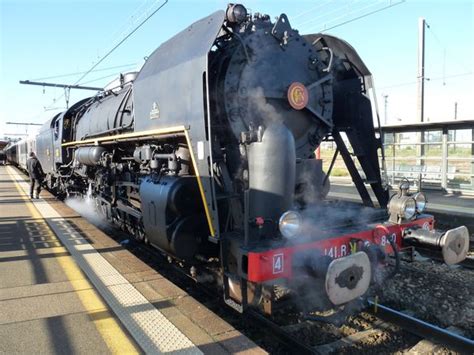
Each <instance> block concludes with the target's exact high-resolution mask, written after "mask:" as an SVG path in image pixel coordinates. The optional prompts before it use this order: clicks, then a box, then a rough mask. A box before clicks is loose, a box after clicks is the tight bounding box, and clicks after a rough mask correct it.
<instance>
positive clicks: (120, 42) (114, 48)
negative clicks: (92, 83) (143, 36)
mask: <svg viewBox="0 0 474 355" xmlns="http://www.w3.org/2000/svg"><path fill="white" fill-rule="evenodd" d="M168 1H169V0H164V2H163V3H162V4H161V5H160V6H159V7H158V8H156V9H155V10H154V11H153V12H152V13H151V14H150V15H148V16H147V17H146V18H145V19H144V20H143V21H141V22H140V23H139V24H138V25H137V26H136V27H135V28H134V29H133V30H132V31H131V32H129V33H128V34H127V35H126V36H125V37H124V38H122V40H120V41H119V42H118V43H117V44H116V45H115V46H114V47H113V48H112V49H110V50H109V51H108V52H107V53H106V54H105V55H104V56H103V57H101V58H100V59H99V60H98V61H97V63H95V64H94V65H93V66H92V67H91V68H90V69H89V70H87V71H86V72H84V73H83V74H82V75H81V77H80V78H79V79H78V80H77V81H76V82H75V83H74V85H77V84H79V83H80V82H81V80H83V79H84V78H85V77H86V76H87V75H89V74H90V73H91V72H92V71H93V70H94V69H95V68H97V66H98V65H99V64H100V63H102V62H103V61H104V60H105V59H106V58H107V57H108V56H110V55H111V54H112V53H113V52H114V51H115V50H116V49H117V48H119V47H120V46H121V45H122V44H123V43H124V42H125V41H126V40H127V39H129V38H130V37H131V36H132V35H133V34H134V33H135V32H137V31H138V29H139V28H141V27H142V26H143V25H144V24H145V23H146V22H147V21H148V20H150V19H151V18H152V17H153V16H154V15H155V14H156V13H157V12H158V11H160V10H161V9H162V8H163V6H165V5H166V4H167V3H168ZM64 96H65V94H64V93H63V94H62V95H61V96H60V97H57V98H54V99H53V103H52V104H51V105H53V104H54V103H55V102H56V101H57V100H60V99H61V98H63V97H64ZM51 105H48V106H46V107H45V110H47V109H48V108H49V107H50V106H51Z"/></svg>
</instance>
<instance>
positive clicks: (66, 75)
mask: <svg viewBox="0 0 474 355" xmlns="http://www.w3.org/2000/svg"><path fill="white" fill-rule="evenodd" d="M136 65H137V63H129V64H121V65H116V66H113V67H107V68H101V69H95V70H92V71H91V73H95V72H100V71H107V70H112V69H120V68H130V67H132V66H136ZM84 73H85V71H81V72H76V73H68V74H59V75H53V76H46V77H43V78H36V79H31V81H40V80H48V79H58V78H67V77H68V76H76V75H80V74H84Z"/></svg>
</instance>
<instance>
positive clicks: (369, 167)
mask: <svg viewBox="0 0 474 355" xmlns="http://www.w3.org/2000/svg"><path fill="white" fill-rule="evenodd" d="M372 89H373V88H372V80H371V74H370V72H369V70H368V69H367V67H366V66H365V65H364V63H363V62H362V60H361V59H360V57H359V56H358V54H357V53H356V52H355V50H354V49H353V48H352V47H351V46H350V45H349V44H347V43H346V42H344V41H343V40H341V39H338V38H336V37H333V36H330V35H326V34H310V35H304V36H302V35H300V34H299V33H298V31H297V30H295V29H293V28H292V27H291V25H290V22H289V20H288V18H287V16H286V15H285V14H282V15H280V16H279V17H278V18H277V19H276V21H275V22H272V21H271V19H270V17H269V16H268V15H263V14H259V13H254V14H253V15H251V14H249V13H248V12H247V10H246V8H245V7H244V6H242V5H239V4H230V5H229V6H228V8H227V9H226V11H217V12H215V13H213V14H211V15H210V16H208V17H206V18H204V19H202V20H200V21H198V22H196V23H194V24H192V25H191V26H189V27H188V28H186V29H185V30H184V31H182V32H180V33H178V34H177V35H175V36H174V37H172V38H171V39H170V40H168V41H167V42H165V43H163V44H162V45H161V46H160V47H159V48H158V49H156V50H155V51H154V52H153V53H152V54H151V55H150V56H149V57H148V59H147V61H146V62H145V64H144V66H143V67H142V69H141V70H140V71H139V72H137V73H127V74H125V75H121V76H120V78H119V80H118V81H116V82H115V83H114V84H113V85H109V87H107V88H106V89H105V90H104V91H103V92H100V93H99V94H97V95H96V96H94V97H91V98H88V99H84V100H82V101H80V102H78V103H76V104H75V105H73V106H72V107H70V108H69V109H68V110H66V111H65V112H62V113H60V114H58V115H56V116H55V117H53V118H52V119H51V120H50V121H49V122H47V123H46V124H45V125H44V126H43V127H42V129H41V130H40V132H39V134H38V136H37V137H36V140H35V143H36V150H37V156H38V158H39V160H40V161H41V163H42V165H43V168H44V171H45V172H47V180H46V182H47V185H48V187H49V188H50V189H51V190H52V191H54V192H56V193H57V194H60V195H63V196H64V195H71V194H81V195H85V194H89V195H90V196H92V197H93V198H94V200H95V201H96V205H97V208H98V210H99V211H100V212H101V213H102V214H103V216H104V217H105V218H107V219H108V220H110V221H113V222H114V223H116V224H118V225H119V226H120V227H122V228H123V229H125V230H127V231H128V232H129V233H131V234H133V235H134V236H135V237H136V238H137V239H139V240H141V241H145V242H149V243H150V244H152V245H153V246H155V247H157V248H159V249H160V250H162V251H163V252H165V253H166V254H168V255H170V256H171V257H173V258H175V259H177V260H180V261H181V262H184V263H185V264H186V265H189V266H192V268H191V269H192V270H193V272H192V274H193V276H195V277H196V278H197V279H199V276H200V274H201V273H203V272H204V271H205V270H213V271H215V273H214V274H215V275H218V277H219V282H220V283H222V285H223V289H224V298H225V300H226V302H227V303H228V304H229V305H230V306H232V307H234V308H235V309H237V310H239V311H243V310H245V308H246V307H247V306H249V305H253V306H258V307H263V308H264V309H265V310H266V311H267V312H270V311H271V306H272V303H273V301H274V300H275V297H276V295H275V291H276V290H285V292H287V293H290V294H293V295H294V296H295V297H296V298H299V299H304V300H305V302H301V304H304V306H302V307H304V308H305V310H306V311H309V310H312V309H327V308H337V307H340V306H344V305H347V304H348V303H351V302H355V301H357V300H359V299H360V298H361V297H363V296H364V295H367V294H368V293H370V292H372V291H371V290H372V289H373V287H371V286H373V285H377V284H380V282H383V280H382V279H381V277H380V271H381V270H384V267H385V265H386V260H387V255H388V254H390V253H392V252H393V249H398V248H401V247H403V246H406V245H407V244H410V245H411V244H413V245H416V244H417V243H418V244H428V245H431V246H432V247H434V248H438V249H440V250H442V252H443V255H444V256H445V260H446V262H448V263H455V262H459V261H460V260H462V259H463V258H465V256H466V253H467V247H468V244H469V243H468V232H467V229H466V228H465V227H459V228H457V229H454V230H450V231H448V232H446V233H442V232H438V231H436V230H435V229H434V220H433V217H432V216H430V215H426V214H423V208H424V204H425V203H424V201H425V200H424V195H423V194H422V193H420V194H418V195H416V196H412V195H411V194H410V193H409V192H408V188H407V186H405V185H403V186H401V189H400V193H399V194H397V195H396V196H393V197H392V198H391V199H390V201H389V196H388V192H387V190H386V189H385V188H384V184H383V182H382V178H381V175H380V166H379V160H378V150H381V149H382V145H381V141H380V139H379V138H378V137H377V135H376V132H375V129H374V125H373V114H372V105H371V101H370V98H369V94H370V90H372ZM343 135H345V136H346V137H347V140H348V142H349V143H350V145H351V146H352V149H353V153H350V152H349V149H348V147H347V146H346V140H344V139H343V138H342V137H343ZM329 137H331V138H332V139H333V140H334V141H335V142H336V144H337V147H338V151H339V153H340V154H341V155H342V157H343V159H344V161H345V163H346V165H347V167H348V170H349V172H350V174H351V176H352V178H353V181H354V183H355V184H356V187H357V189H358V191H359V193H360V195H361V197H362V199H363V201H364V203H365V204H366V205H367V207H364V208H362V207H360V206H359V207H357V206H353V205H349V206H347V205H341V203H339V202H329V201H325V200H324V197H325V195H326V194H327V191H328V188H329V185H328V184H329V182H328V179H327V178H326V176H325V174H324V173H323V171H322V164H321V160H318V159H315V156H314V151H315V149H316V148H317V147H318V146H319V144H320V143H321V141H322V140H323V139H327V138H329ZM9 150H10V153H13V151H15V152H16V151H18V150H17V149H16V150H15V146H11V147H9ZM7 151H8V149H7ZM7 154H8V153H7ZM10 155H11V154H10ZM351 155H354V156H356V158H357V160H358V162H359V163H360V167H361V170H362V173H361V172H359V170H358V169H357V168H356V166H355V164H354V161H353V159H352V156H351ZM9 159H10V156H9ZM10 160H14V159H13V158H11V159H10ZM361 174H363V175H364V176H365V177H364V178H362V176H361ZM364 182H365V183H368V184H370V186H371V188H372V190H373V192H374V194H375V196H376V198H377V200H378V202H379V204H380V206H382V207H383V208H381V209H375V208H373V205H372V201H371V199H370V197H369V194H368V191H367V189H366V187H365V184H364ZM387 204H389V208H388V212H389V218H387V213H386V210H385V209H384V207H385V206H387ZM348 211H354V212H353V213H352V214H350V213H348ZM363 216H365V217H363Z"/></svg>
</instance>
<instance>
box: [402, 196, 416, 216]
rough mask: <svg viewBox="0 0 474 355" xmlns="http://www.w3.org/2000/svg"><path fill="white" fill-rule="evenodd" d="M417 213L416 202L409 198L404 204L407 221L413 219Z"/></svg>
mask: <svg viewBox="0 0 474 355" xmlns="http://www.w3.org/2000/svg"><path fill="white" fill-rule="evenodd" d="M415 213H416V201H415V199H413V198H407V199H406V200H405V203H404V204H403V214H404V217H405V219H411V218H412V217H413V216H414V215H415Z"/></svg>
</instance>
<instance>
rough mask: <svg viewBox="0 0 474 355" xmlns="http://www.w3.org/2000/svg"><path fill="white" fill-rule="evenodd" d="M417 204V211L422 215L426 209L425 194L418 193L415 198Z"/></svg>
mask: <svg viewBox="0 0 474 355" xmlns="http://www.w3.org/2000/svg"><path fill="white" fill-rule="evenodd" d="M413 198H414V199H415V202H416V210H417V211H418V212H419V213H421V212H423V211H424V210H425V207H426V196H425V194H424V193H423V192H418V193H417V194H415V196H413Z"/></svg>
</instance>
